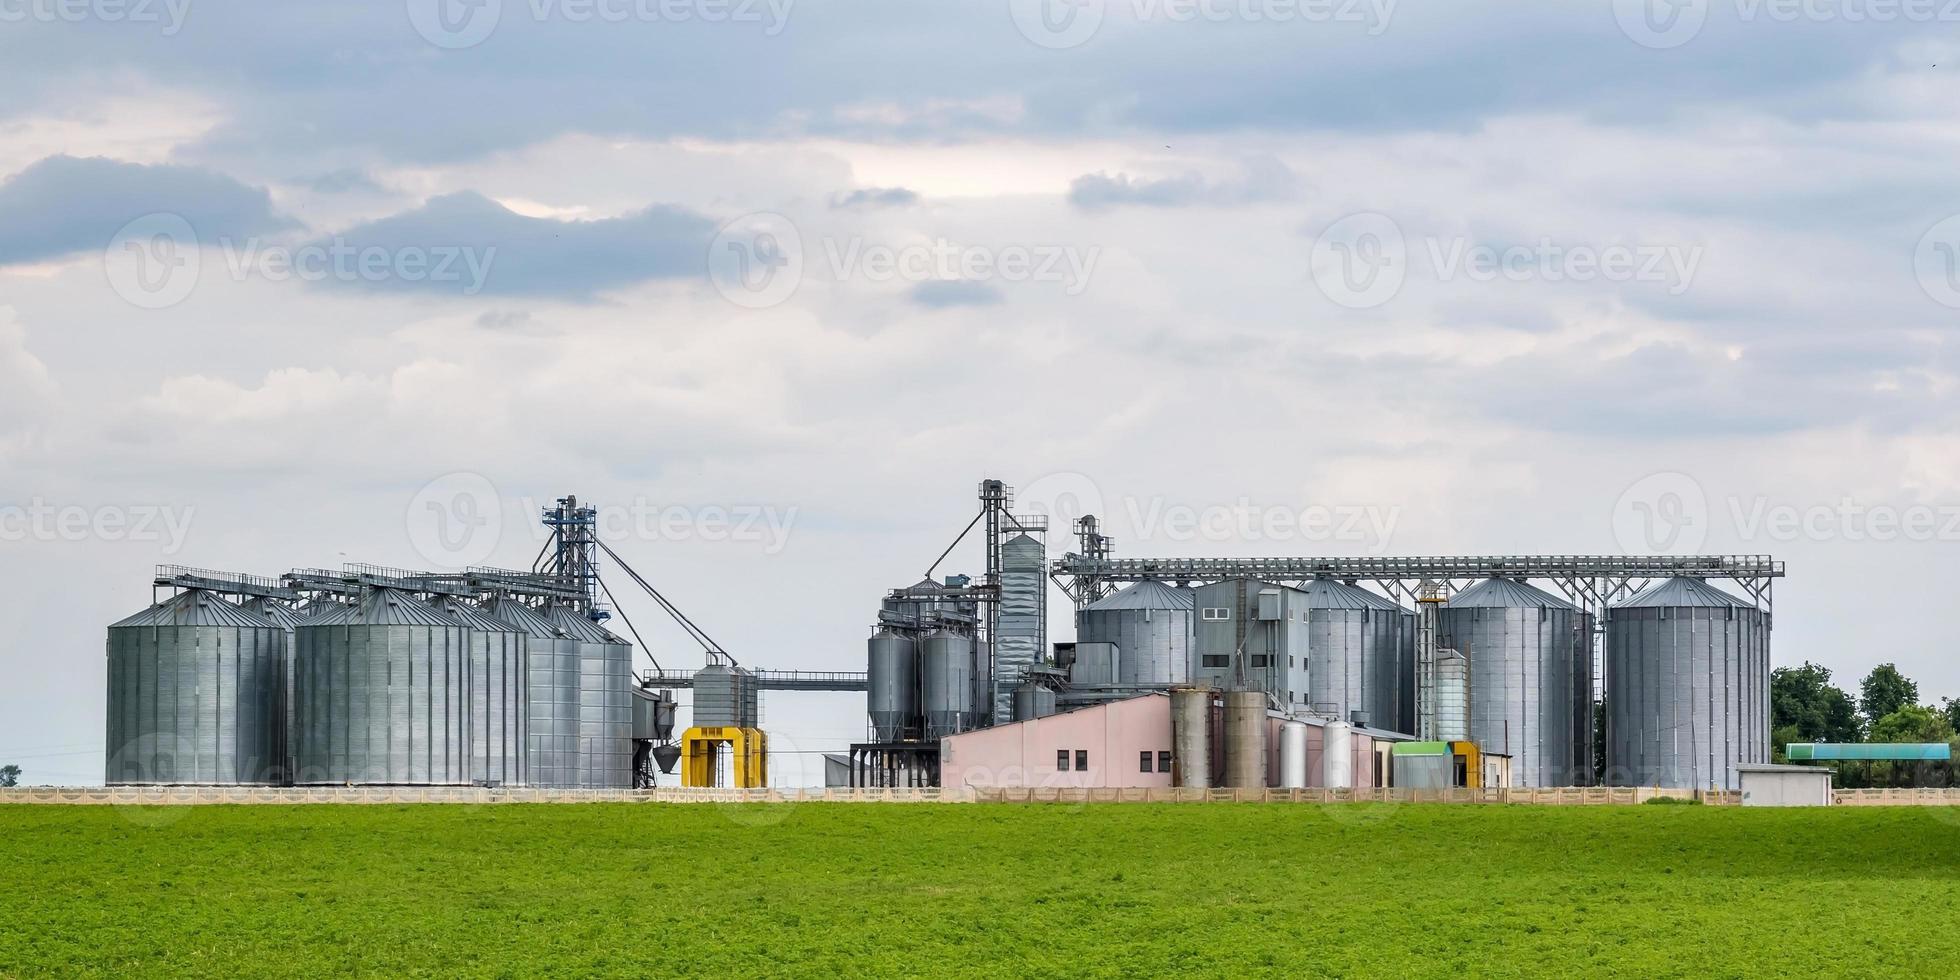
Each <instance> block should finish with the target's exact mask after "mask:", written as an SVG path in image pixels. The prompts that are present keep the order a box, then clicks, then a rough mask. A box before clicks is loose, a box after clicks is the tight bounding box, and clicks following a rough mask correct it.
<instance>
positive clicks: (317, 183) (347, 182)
mask: <svg viewBox="0 0 1960 980" xmlns="http://www.w3.org/2000/svg"><path fill="white" fill-rule="evenodd" d="M307 186H308V187H311V188H313V189H314V190H316V191H319V192H320V193H322V194H347V193H351V192H354V191H369V192H378V191H380V190H381V189H382V188H381V185H380V184H377V183H375V182H374V178H372V177H369V176H368V175H367V174H366V173H364V172H362V171H361V170H358V169H356V168H354V167H342V168H341V169H339V170H336V171H333V172H332V173H326V174H321V175H320V176H318V177H315V178H313V179H312V180H311V181H308V182H307Z"/></svg>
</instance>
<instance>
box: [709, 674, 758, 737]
mask: <svg viewBox="0 0 1960 980" xmlns="http://www.w3.org/2000/svg"><path fill="white" fill-rule="evenodd" d="M760 705H761V699H760V698H759V697H758V696H757V691H756V686H755V675H753V674H750V673H749V672H748V671H747V670H744V669H743V668H741V667H735V666H731V665H728V664H719V663H711V664H709V665H707V666H706V667H703V668H701V669H700V670H697V671H695V672H694V717H693V722H694V725H695V727H697V728H755V727H757V726H758V725H759V724H760V722H759V715H760V714H761V712H760Z"/></svg>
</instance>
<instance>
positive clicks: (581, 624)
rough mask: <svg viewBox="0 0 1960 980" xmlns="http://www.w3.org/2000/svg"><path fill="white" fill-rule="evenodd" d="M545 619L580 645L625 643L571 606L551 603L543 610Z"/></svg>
mask: <svg viewBox="0 0 1960 980" xmlns="http://www.w3.org/2000/svg"><path fill="white" fill-rule="evenodd" d="M545 618H546V619H549V620H550V621H551V625H553V626H556V627H558V628H559V629H561V630H563V631H564V632H565V635H567V636H570V637H571V638H572V639H574V640H578V641H580V642H582V643H625V642H626V641H625V640H622V639H620V638H619V637H617V636H614V635H613V634H612V633H611V632H610V631H609V630H607V629H606V628H605V627H604V626H600V625H599V624H598V623H596V622H593V621H592V617H590V616H587V615H586V614H584V613H582V612H579V611H578V610H577V609H574V608H572V607H571V606H567V605H561V604H558V603H553V604H552V605H551V606H549V607H547V608H546V609H545Z"/></svg>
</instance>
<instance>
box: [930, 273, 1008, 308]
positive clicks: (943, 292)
mask: <svg viewBox="0 0 1960 980" xmlns="http://www.w3.org/2000/svg"><path fill="white" fill-rule="evenodd" d="M908 295H909V296H910V298H911V300H912V302H914V303H917V304H919V305H920V306H923V307H926V308H928V309H934V310H943V309H948V308H951V307H956V306H993V305H994V304H996V303H999V302H1000V301H1001V299H1002V298H1003V297H1002V296H1001V293H1000V290H999V289H998V288H996V287H994V286H993V285H992V284H989V283H984V282H975V281H972V280H967V279H934V280H931V281H929V282H922V283H919V284H918V285H916V286H913V287H912V290H911V292H910V293H909V294H908Z"/></svg>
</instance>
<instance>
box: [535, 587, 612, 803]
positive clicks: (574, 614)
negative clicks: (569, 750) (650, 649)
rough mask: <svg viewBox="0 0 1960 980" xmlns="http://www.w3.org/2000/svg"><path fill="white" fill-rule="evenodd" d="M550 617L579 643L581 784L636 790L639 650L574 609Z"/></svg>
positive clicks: (553, 609) (550, 611)
mask: <svg viewBox="0 0 1960 980" xmlns="http://www.w3.org/2000/svg"><path fill="white" fill-rule="evenodd" d="M544 613H545V618H546V619H548V620H550V621H551V625H553V626H556V627H558V628H559V629H560V630H562V631H563V632H564V634H565V635H566V636H567V637H570V638H571V639H572V641H573V642H575V643H576V644H578V657H579V741H578V765H579V782H578V785H579V786H581V787H584V788H588V789H631V788H632V786H633V690H632V689H633V645H632V644H631V643H628V642H626V641H625V640H622V639H620V638H619V637H617V636H614V635H613V634H612V633H611V632H610V631H608V630H607V629H606V628H605V627H603V626H600V625H599V624H598V623H597V622H594V621H593V620H592V618H591V617H589V616H587V615H586V614H585V613H584V612H582V611H580V610H578V609H575V608H573V607H571V606H569V605H564V604H562V603H554V604H552V605H550V606H547V607H546V608H545V610H544Z"/></svg>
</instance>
